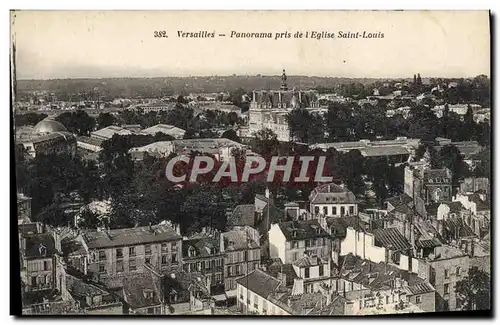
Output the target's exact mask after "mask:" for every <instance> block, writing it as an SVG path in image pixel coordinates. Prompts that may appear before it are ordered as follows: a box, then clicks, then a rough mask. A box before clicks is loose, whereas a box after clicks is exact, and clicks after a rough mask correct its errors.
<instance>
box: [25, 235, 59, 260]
mask: <svg viewBox="0 0 500 325" xmlns="http://www.w3.org/2000/svg"><path fill="white" fill-rule="evenodd" d="M24 238H26V249H25V251H24V256H25V257H26V258H47V257H51V256H53V255H54V254H55V253H56V248H55V242H54V237H52V235H51V234H47V233H45V234H36V235H29V236H26V237H24Z"/></svg>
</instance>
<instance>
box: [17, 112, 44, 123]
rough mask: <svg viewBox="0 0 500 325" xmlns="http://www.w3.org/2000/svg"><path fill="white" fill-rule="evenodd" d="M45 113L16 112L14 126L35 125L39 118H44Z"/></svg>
mask: <svg viewBox="0 0 500 325" xmlns="http://www.w3.org/2000/svg"><path fill="white" fill-rule="evenodd" d="M47 116H48V115H47V114H38V113H26V114H18V115H16V116H15V118H14V121H15V125H16V126H24V125H36V124H37V123H38V122H40V121H41V120H43V119H45V118H46V117H47Z"/></svg>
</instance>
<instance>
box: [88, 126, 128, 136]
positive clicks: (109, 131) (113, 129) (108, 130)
mask: <svg viewBox="0 0 500 325" xmlns="http://www.w3.org/2000/svg"><path fill="white" fill-rule="evenodd" d="M115 134H124V135H129V134H134V132H132V131H130V130H127V129H124V128H122V127H119V126H116V125H110V126H107V127H105V128H102V129H99V130H97V131H94V132H92V133H91V136H98V137H101V138H106V139H111V138H112V137H113V136H114V135H115Z"/></svg>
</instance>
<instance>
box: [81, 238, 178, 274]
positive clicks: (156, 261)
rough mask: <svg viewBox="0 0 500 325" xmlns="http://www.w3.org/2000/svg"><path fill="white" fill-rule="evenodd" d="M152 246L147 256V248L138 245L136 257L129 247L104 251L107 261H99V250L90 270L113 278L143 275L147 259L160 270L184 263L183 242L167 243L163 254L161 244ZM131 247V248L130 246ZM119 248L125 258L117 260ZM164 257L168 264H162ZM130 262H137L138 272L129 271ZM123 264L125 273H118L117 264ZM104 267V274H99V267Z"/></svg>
mask: <svg viewBox="0 0 500 325" xmlns="http://www.w3.org/2000/svg"><path fill="white" fill-rule="evenodd" d="M150 246H151V253H150V254H149V253H148V254H147V255H146V246H145V245H137V246H134V247H135V256H131V255H129V246H124V247H114V248H106V249H103V250H102V251H104V252H105V255H106V259H105V261H99V250H97V251H96V253H95V254H96V258H97V260H96V261H94V262H92V263H89V266H88V269H89V271H90V272H94V273H96V274H100V275H101V276H104V277H106V276H113V275H116V274H128V273H141V272H143V271H144V263H145V262H146V259H149V263H150V264H152V265H153V266H155V267H158V268H159V269H168V268H170V267H171V266H175V265H177V266H179V265H181V263H182V243H181V240H178V241H175V242H166V247H167V249H166V251H164V252H162V249H161V247H162V246H161V243H153V244H151V245H150ZM130 247H131V246H130ZM117 248H122V254H123V258H121V259H117V257H116V250H117ZM174 254H175V255H176V260H177V263H172V256H173V255H174ZM162 256H166V262H167V263H166V264H163V263H162ZM130 260H135V261H136V270H135V271H129V266H130ZM118 261H122V262H123V271H122V272H118V271H117V262H118ZM100 264H102V265H104V270H105V271H104V272H103V273H100V272H99V265H100Z"/></svg>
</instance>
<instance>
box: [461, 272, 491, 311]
mask: <svg viewBox="0 0 500 325" xmlns="http://www.w3.org/2000/svg"><path fill="white" fill-rule="evenodd" d="M455 292H456V293H457V296H458V299H459V301H460V302H461V305H462V309H463V310H487V309H490V308H491V307H490V300H491V285H490V276H489V275H488V274H487V273H486V272H484V271H482V270H480V269H478V268H477V267H472V268H471V269H469V274H468V275H467V277H465V278H464V279H462V280H460V281H458V282H457V283H456V286H455Z"/></svg>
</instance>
